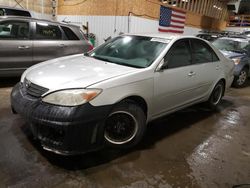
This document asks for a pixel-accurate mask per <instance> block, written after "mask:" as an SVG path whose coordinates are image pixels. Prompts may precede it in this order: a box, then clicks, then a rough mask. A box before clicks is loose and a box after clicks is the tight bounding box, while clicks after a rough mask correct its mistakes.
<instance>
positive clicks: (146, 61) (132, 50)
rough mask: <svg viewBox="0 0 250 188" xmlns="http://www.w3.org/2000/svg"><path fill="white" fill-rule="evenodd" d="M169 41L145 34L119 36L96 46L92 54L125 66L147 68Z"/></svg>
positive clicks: (97, 57)
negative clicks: (145, 35)
mask: <svg viewBox="0 0 250 188" xmlns="http://www.w3.org/2000/svg"><path fill="white" fill-rule="evenodd" d="M168 42H169V40H165V39H159V38H152V37H144V36H129V35H127V36H119V37H116V38H114V39H112V40H110V41H108V42H106V43H105V44H103V45H101V46H100V47H98V48H96V49H95V50H94V51H93V52H92V53H91V54H90V56H91V57H93V58H96V59H100V60H104V61H108V62H111V63H115V64H120V65H124V66H131V67H137V68H145V67H148V66H150V65H151V64H152V63H153V62H154V60H155V59H156V58H157V57H158V56H159V55H160V53H161V52H162V51H163V49H165V47H166V46H167V44H168Z"/></svg>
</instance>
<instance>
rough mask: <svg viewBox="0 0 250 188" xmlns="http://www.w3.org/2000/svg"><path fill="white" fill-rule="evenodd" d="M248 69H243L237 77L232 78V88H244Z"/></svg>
mask: <svg viewBox="0 0 250 188" xmlns="http://www.w3.org/2000/svg"><path fill="white" fill-rule="evenodd" d="M247 76H248V69H247V68H243V69H242V70H241V71H240V74H239V75H238V76H235V77H234V81H233V86H234V87H237V88H239V87H244V86H245V84H246V81H247Z"/></svg>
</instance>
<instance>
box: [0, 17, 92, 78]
mask: <svg viewBox="0 0 250 188" xmlns="http://www.w3.org/2000/svg"><path fill="white" fill-rule="evenodd" d="M90 49H92V46H91V45H90V44H89V43H88V41H87V40H86V39H85V37H84V35H83V33H82V32H81V30H80V28H79V27H78V26H74V25H69V24H64V23H59V22H53V21H48V20H40V19H35V18H28V17H1V18H0V57H1V58H0V77H5V76H17V75H20V74H21V73H22V72H23V71H24V70H25V69H27V68H28V67H30V66H31V65H34V64H36V63H39V62H42V61H46V60H49V59H53V58H57V57H61V56H66V55H72V54H79V53H84V52H87V51H88V50H90Z"/></svg>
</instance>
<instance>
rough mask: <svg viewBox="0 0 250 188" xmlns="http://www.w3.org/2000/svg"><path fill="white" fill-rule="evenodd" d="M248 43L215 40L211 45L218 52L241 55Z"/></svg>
mask: <svg viewBox="0 0 250 188" xmlns="http://www.w3.org/2000/svg"><path fill="white" fill-rule="evenodd" d="M248 44H249V43H248V42H247V41H236V40H230V39H217V40H215V41H214V42H213V45H214V46H215V47H216V48H218V49H219V50H225V51H232V52H239V53H243V52H244V48H245V47H246V46H247V45H248Z"/></svg>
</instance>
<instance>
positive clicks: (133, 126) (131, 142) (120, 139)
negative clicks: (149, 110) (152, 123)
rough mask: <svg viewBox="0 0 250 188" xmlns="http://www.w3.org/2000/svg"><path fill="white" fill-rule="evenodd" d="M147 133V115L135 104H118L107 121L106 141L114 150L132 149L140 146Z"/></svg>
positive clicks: (127, 102)
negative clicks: (137, 145)
mask: <svg viewBox="0 0 250 188" xmlns="http://www.w3.org/2000/svg"><path fill="white" fill-rule="evenodd" d="M145 131H146V115H145V113H144V112H143V110H142V109H141V107H139V106H138V105H137V104H136V103H135V102H133V101H130V100H125V101H122V102H120V103H118V104H117V106H115V107H114V109H113V110H112V111H111V113H110V114H109V116H108V117H107V119H106V121H105V126H104V140H105V143H106V145H108V146H109V147H113V148H131V147H133V146H135V145H136V144H138V143H139V142H140V140H141V139H142V137H143V135H144V133H145Z"/></svg>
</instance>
